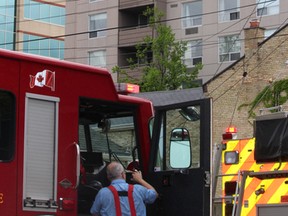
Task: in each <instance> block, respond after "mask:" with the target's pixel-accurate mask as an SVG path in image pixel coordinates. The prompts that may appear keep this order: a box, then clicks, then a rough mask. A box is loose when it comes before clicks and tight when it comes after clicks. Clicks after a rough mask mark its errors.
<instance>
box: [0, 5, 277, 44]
mask: <svg viewBox="0 0 288 216" xmlns="http://www.w3.org/2000/svg"><path fill="white" fill-rule="evenodd" d="M72 1H77V0H72ZM271 1H274V0H267V1H265V2H271ZM60 2H63V1H58V3H60ZM258 4H259V3H255V4H249V5H244V6H240V7H236V8H231V9H229V10H234V9H237V10H238V9H241V8H246V7H251V6H255V5H258ZM24 5H26V6H27V4H22V6H24ZM18 6H19V7H21V5H18ZM110 8H114V7H113V6H111V7H110ZM105 9H106V10H107V9H109V8H105ZM229 10H228V11H229ZM225 11H227V10H217V11H212V12H207V13H201V14H196V15H193V16H180V17H175V18H171V19H165V20H161V21H159V22H161V23H162V22H164V23H166V22H169V21H175V20H181V19H185V18H191V17H197V16H206V15H211V14H215V13H219V12H225ZM90 12H95V11H93V10H91V11H83V12H81V13H79V12H77V13H71V14H65V15H63V16H70V15H75V14H76V15H79V14H88V13H90ZM57 17H62V16H50V17H43V18H41V19H40V18H39V19H33V20H23V21H18V23H20V22H30V21H40V20H45V19H49V18H57ZM1 24H2V23H0V25H1ZM3 24H7V23H3ZM137 26H138V25H128V26H117V27H110V28H104V29H101V30H98V31H84V32H78V33H73V34H64V35H57V36H53V37H47V39H56V38H63V37H69V36H75V35H81V34H88V33H91V32H101V31H110V30H117V29H118V30H119V29H125V28H133V27H137ZM39 40H42V39H39ZM33 41H34V40H33ZM23 42H30V41H29V40H28V41H18V42H17V43H23ZM8 44H9V43H8ZM0 45H3V44H0Z"/></svg>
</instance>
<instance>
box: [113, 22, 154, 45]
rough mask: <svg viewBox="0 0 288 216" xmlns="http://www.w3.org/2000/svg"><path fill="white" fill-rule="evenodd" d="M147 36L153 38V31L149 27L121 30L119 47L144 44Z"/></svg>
mask: <svg viewBox="0 0 288 216" xmlns="http://www.w3.org/2000/svg"><path fill="white" fill-rule="evenodd" d="M146 36H150V37H152V36H153V30H152V28H150V27H149V26H143V27H142V26H141V27H140V26H139V27H133V28H125V29H120V30H119V41H118V45H119V46H120V47H121V46H122V47H123V46H133V45H136V44H137V43H140V42H142V41H143V39H144V38H145V37H146Z"/></svg>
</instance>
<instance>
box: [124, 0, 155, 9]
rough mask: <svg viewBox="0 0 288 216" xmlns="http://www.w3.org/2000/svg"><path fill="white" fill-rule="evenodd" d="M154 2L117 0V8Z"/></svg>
mask: <svg viewBox="0 0 288 216" xmlns="http://www.w3.org/2000/svg"><path fill="white" fill-rule="evenodd" d="M153 3H154V0H145V1H143V0H119V9H120V10H121V9H126V8H133V7H140V6H145V5H151V4H153Z"/></svg>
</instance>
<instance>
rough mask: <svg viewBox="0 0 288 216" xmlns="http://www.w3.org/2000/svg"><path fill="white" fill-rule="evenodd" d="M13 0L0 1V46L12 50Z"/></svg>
mask: <svg viewBox="0 0 288 216" xmlns="http://www.w3.org/2000/svg"><path fill="white" fill-rule="evenodd" d="M14 9H15V2H14V0H4V1H3V0H2V1H0V48H4V49H9V50H13V42H14V13H15V10H14Z"/></svg>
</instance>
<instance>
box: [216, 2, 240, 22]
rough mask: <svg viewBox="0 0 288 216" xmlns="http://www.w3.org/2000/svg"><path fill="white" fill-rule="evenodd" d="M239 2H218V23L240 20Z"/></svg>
mask: <svg viewBox="0 0 288 216" xmlns="http://www.w3.org/2000/svg"><path fill="white" fill-rule="evenodd" d="M239 7H240V1H239V0H219V21H220V22H223V21H230V20H236V19H240V10H239Z"/></svg>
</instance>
